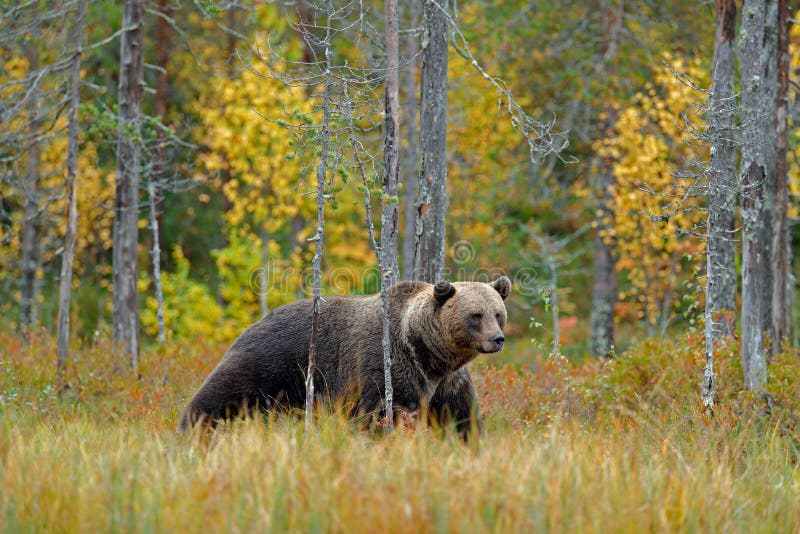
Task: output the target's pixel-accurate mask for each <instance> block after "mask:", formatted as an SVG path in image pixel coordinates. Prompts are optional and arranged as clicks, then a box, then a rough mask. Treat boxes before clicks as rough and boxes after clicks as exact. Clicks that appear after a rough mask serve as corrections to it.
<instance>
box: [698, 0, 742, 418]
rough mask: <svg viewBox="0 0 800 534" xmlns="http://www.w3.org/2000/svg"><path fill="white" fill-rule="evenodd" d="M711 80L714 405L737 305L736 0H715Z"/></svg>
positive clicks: (710, 390) (710, 357) (706, 378)
mask: <svg viewBox="0 0 800 534" xmlns="http://www.w3.org/2000/svg"><path fill="white" fill-rule="evenodd" d="M716 4H717V29H716V34H715V37H714V59H713V66H712V80H711V183H710V184H709V193H708V220H707V228H706V230H707V234H706V235H707V251H706V252H707V256H706V265H707V267H706V275H707V280H706V308H705V330H706V365H705V368H704V369H703V382H702V397H703V405H704V406H706V407H709V408H711V407H713V406H714V343H715V341H716V339H717V338H718V337H719V336H729V335H731V334H732V333H733V324H734V321H733V313H734V310H735V308H736V257H735V253H736V251H735V241H734V234H735V231H736V227H735V224H736V220H735V217H736V213H735V210H736V204H735V203H736V190H737V185H736V152H735V149H734V146H733V142H732V140H733V131H732V128H731V127H732V125H733V114H734V112H735V102H736V100H735V96H734V87H733V65H734V50H733V47H734V39H735V37H736V2H735V0H717V3H716Z"/></svg>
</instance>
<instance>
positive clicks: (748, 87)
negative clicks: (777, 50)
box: [739, 0, 769, 393]
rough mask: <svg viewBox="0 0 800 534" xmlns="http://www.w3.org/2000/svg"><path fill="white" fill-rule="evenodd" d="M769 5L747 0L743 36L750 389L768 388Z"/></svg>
mask: <svg viewBox="0 0 800 534" xmlns="http://www.w3.org/2000/svg"><path fill="white" fill-rule="evenodd" d="M765 22H766V6H765V1H764V0H745V3H744V7H743V9H742V29H741V35H740V38H739V64H740V69H741V75H742V97H741V98H742V108H743V110H742V120H743V123H744V132H743V133H744V135H743V140H744V142H743V145H742V183H741V187H742V190H741V199H742V200H741V201H742V336H741V337H742V369H743V371H744V383H745V387H747V389H750V390H753V391H756V392H759V393H763V392H765V391H766V386H767V367H766V358H765V355H764V338H763V333H764V327H765V326H766V325H765V323H764V319H765V313H764V288H765V284H766V265H765V263H766V260H767V257H766V244H765V241H766V236H765V232H764V214H765V212H764V189H765V181H766V179H767V167H766V161H765V157H764V148H765V141H766V140H767V137H766V136H765V130H764V127H763V124H764V123H766V122H768V117H765V116H764V112H765V110H767V109H769V106H768V103H767V102H766V97H767V94H768V93H767V91H766V88H765V87H764V86H765V79H764V68H763V65H762V52H763V47H764V24H765Z"/></svg>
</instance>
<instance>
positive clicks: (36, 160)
mask: <svg viewBox="0 0 800 534" xmlns="http://www.w3.org/2000/svg"><path fill="white" fill-rule="evenodd" d="M32 33H33V35H32V37H31V39H30V42H29V43H28V49H27V54H26V55H27V56H28V66H29V67H28V68H29V70H30V72H36V71H38V70H39V66H40V65H39V42H38V39H37V35H38V31H34V32H32ZM33 80H34V81H33V84H38V83H40V80H39V79H38V77H37V78H34V79H33ZM39 98H40V92H39V88H38V87H36V86H34V87H31V90H30V102H29V104H28V127H29V128H30V131H31V134H32V135H31V145H30V148H28V158H27V169H26V172H25V179H24V181H23V185H22V194H23V197H24V199H23V206H24V207H23V211H22V213H23V219H22V240H21V243H20V245H21V248H22V289H21V294H20V330H21V331H22V334H23V337H25V338H26V339H27V338H28V335H29V333H30V328H31V327H32V326H33V324H34V322H35V310H34V308H35V306H36V302H35V295H34V293H35V285H36V271H37V270H38V267H39V262H38V257H37V254H36V252H37V249H38V243H37V240H38V228H37V224H38V220H39V174H40V169H39V164H40V162H41V153H40V151H39V140H38V136H39V128H40V127H41V123H42V121H41V118H40V117H39Z"/></svg>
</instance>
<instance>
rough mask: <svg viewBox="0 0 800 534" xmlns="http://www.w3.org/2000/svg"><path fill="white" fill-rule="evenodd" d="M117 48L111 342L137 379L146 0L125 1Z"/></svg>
mask: <svg viewBox="0 0 800 534" xmlns="http://www.w3.org/2000/svg"><path fill="white" fill-rule="evenodd" d="M123 10H124V12H123V18H122V27H123V29H124V31H123V33H122V42H121V45H120V77H119V128H118V139H119V140H118V144H117V177H116V181H117V184H116V185H117V190H116V202H115V206H114V274H113V280H114V312H113V318H112V323H113V331H114V339H115V341H116V342H117V343H120V344H121V348H122V351H123V354H122V356H123V358H125V359H126V360H127V361H128V364H129V365H130V366H131V368H132V369H133V372H134V373H135V374H138V359H139V293H138V289H137V286H136V283H137V277H138V268H137V252H138V244H139V229H138V224H137V223H138V218H139V217H138V215H139V175H140V173H141V146H140V142H139V131H140V125H141V115H142V87H143V85H144V80H143V65H144V63H143V60H144V57H143V52H144V50H143V48H144V0H125V3H124V7H123Z"/></svg>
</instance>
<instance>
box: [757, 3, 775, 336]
mask: <svg viewBox="0 0 800 534" xmlns="http://www.w3.org/2000/svg"><path fill="white" fill-rule="evenodd" d="M778 1H779V0H766V1H765V2H764V17H765V20H764V44H763V46H762V47H761V69H762V75H761V76H762V80H763V89H764V104H765V107H764V108H763V109H762V110H761V113H762V114H764V116H763V119H764V120H762V121H761V122H760V125H761V128H762V131H763V139H764V165H765V171H766V174H765V180H764V219H763V226H764V254H765V256H764V258H765V260H764V291H763V293H762V296H761V298H763V299H764V303H763V305H762V309H763V312H764V327H765V333H766V334H767V335H769V334H770V332H771V328H772V295H773V292H772V286H773V278H774V267H773V265H772V262H771V259H772V235H773V230H772V221H773V219H774V217H775V171H776V156H777V152H776V146H777V143H778V137H777V132H776V131H775V114H776V106H777V103H778V61H777V56H778Z"/></svg>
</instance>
